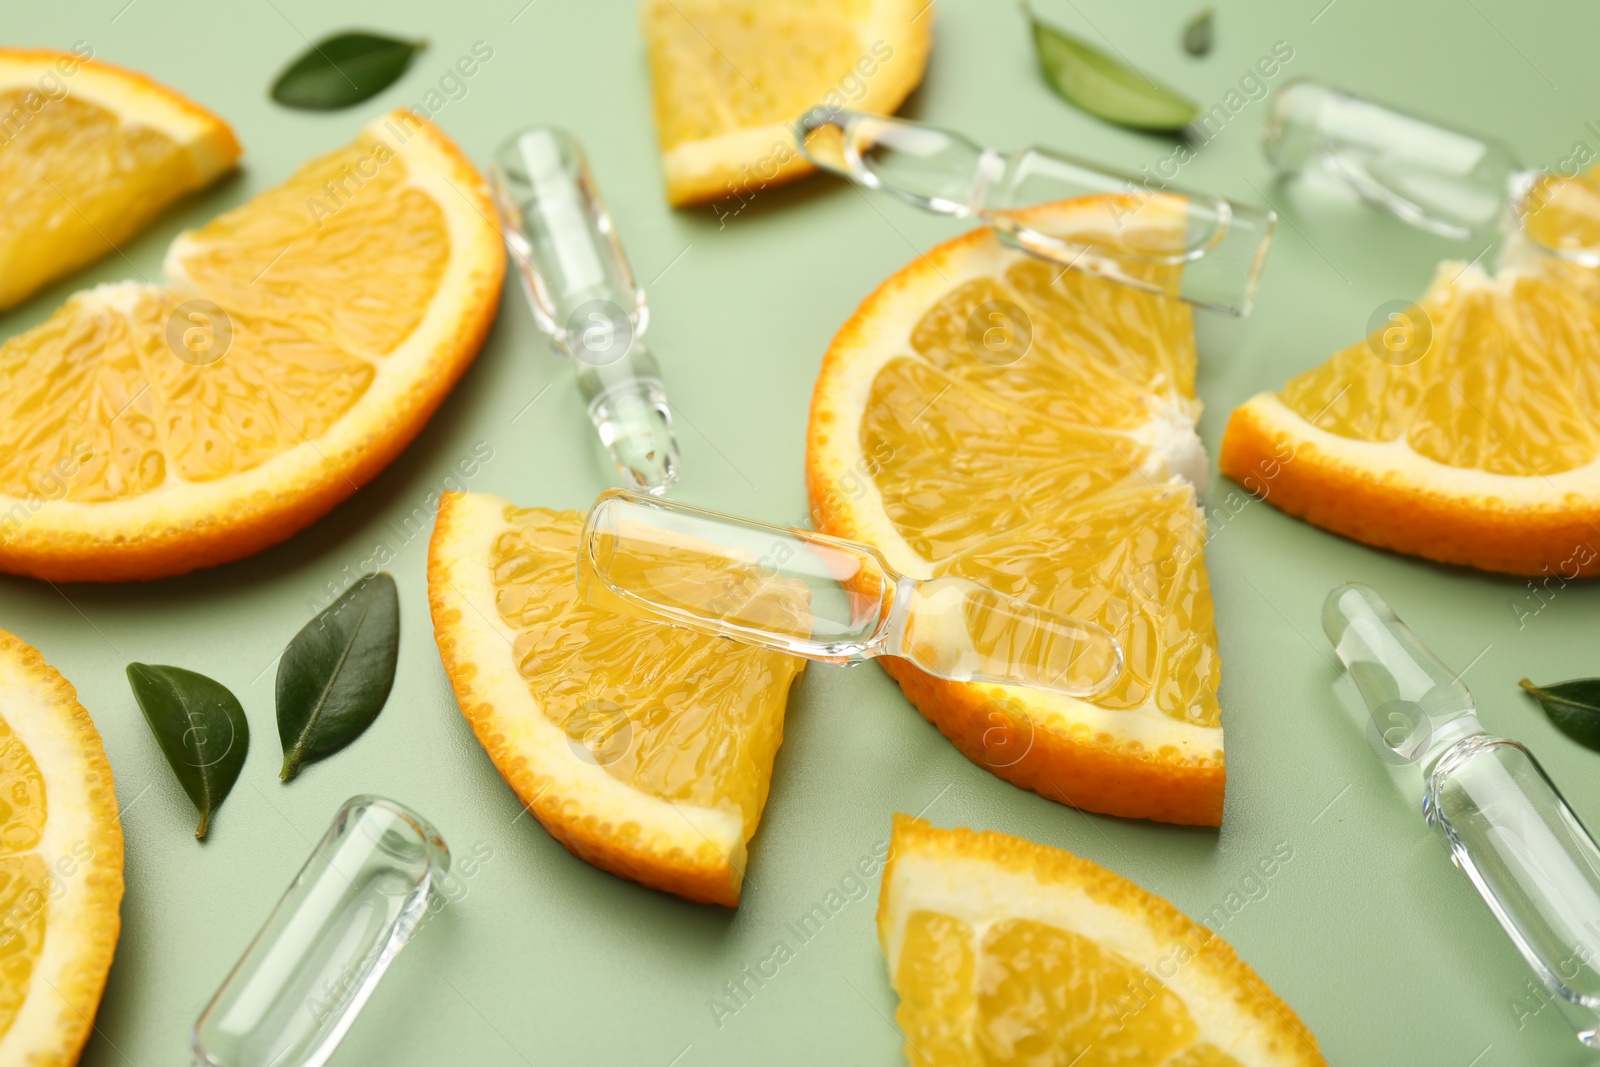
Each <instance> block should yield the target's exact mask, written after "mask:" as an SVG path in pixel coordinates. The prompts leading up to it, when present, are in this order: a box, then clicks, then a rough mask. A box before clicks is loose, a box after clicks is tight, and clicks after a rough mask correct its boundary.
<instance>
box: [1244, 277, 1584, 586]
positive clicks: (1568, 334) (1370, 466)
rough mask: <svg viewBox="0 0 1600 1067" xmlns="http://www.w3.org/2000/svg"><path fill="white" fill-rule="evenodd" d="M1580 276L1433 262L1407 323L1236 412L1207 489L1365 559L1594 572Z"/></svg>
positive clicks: (1404, 315) (1567, 575)
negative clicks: (1232, 491)
mask: <svg viewBox="0 0 1600 1067" xmlns="http://www.w3.org/2000/svg"><path fill="white" fill-rule="evenodd" d="M1586 273H1590V272H1586V271H1583V270H1581V269H1579V268H1573V267H1568V266H1566V265H1563V264H1559V263H1557V262H1555V261H1554V260H1550V259H1544V260H1543V262H1541V261H1540V260H1539V259H1538V258H1533V259H1529V260H1528V261H1527V262H1526V264H1525V266H1523V267H1520V268H1512V269H1502V270H1501V271H1500V272H1499V273H1498V274H1497V275H1495V276H1493V277H1491V276H1489V275H1486V274H1485V273H1484V272H1483V271H1481V270H1480V269H1478V268H1477V267H1473V266H1466V265H1463V264H1460V263H1448V262H1447V263H1443V264H1441V265H1440V267H1439V271H1438V274H1437V275H1436V276H1435V278H1434V281H1433V283H1432V284H1431V285H1430V286H1429V287H1428V291H1427V293H1426V294H1425V295H1424V296H1423V297H1422V299H1421V300H1419V301H1418V302H1417V304H1416V305H1415V306H1414V307H1412V308H1410V309H1401V310H1398V311H1396V313H1395V317H1393V318H1392V320H1391V321H1389V322H1387V323H1385V324H1383V325H1381V326H1380V327H1379V329H1378V330H1377V331H1376V332H1374V333H1373V334H1372V336H1370V337H1368V338H1367V339H1366V340H1364V341H1361V342H1358V343H1356V344H1354V345H1351V346H1350V347H1348V348H1346V349H1343V350H1342V351H1339V352H1337V353H1335V354H1334V355H1333V356H1332V358H1330V359H1329V360H1328V362H1326V363H1324V364H1323V365H1322V366H1320V367H1317V368H1315V369H1313V370H1310V371H1307V372H1305V373H1304V374H1301V375H1299V376H1298V377H1296V378H1293V379H1291V380H1290V381H1289V383H1288V384H1287V385H1286V386H1284V388H1283V389H1282V390H1280V391H1279V392H1277V393H1262V394H1259V395H1258V396H1255V397H1252V398H1251V399H1250V400H1249V401H1247V402H1246V403H1245V404H1243V405H1242V406H1241V407H1240V408H1239V409H1238V410H1236V411H1235V412H1234V413H1233V415H1232V417H1231V418H1230V419H1229V420H1228V427H1227V431H1226V432H1225V433H1224V435H1223V440H1222V454H1221V457H1220V458H1221V467H1222V471H1223V473H1224V474H1227V475H1228V476H1229V477H1231V478H1234V479H1236V480H1237V481H1239V482H1241V483H1242V484H1243V485H1244V486H1245V487H1246V488H1247V489H1249V490H1250V491H1252V492H1254V493H1256V494H1257V495H1259V496H1261V497H1263V498H1264V499H1266V500H1267V502H1269V503H1271V504H1274V505H1276V506H1277V507H1279V508H1281V509H1283V510H1284V511H1286V512H1288V513H1289V514H1291V515H1297V516H1299V517H1301V518H1303V519H1305V520H1306V521H1308V522H1310V523H1313V524H1314V525H1317V526H1321V527H1323V528H1324V529H1327V530H1331V531H1333V532H1334V533H1339V534H1343V535H1344V536H1346V537H1350V538H1352V539H1354V540H1357V541H1362V542H1365V543H1366V544H1370V545H1375V546H1378V547H1381V548H1389V549H1394V550H1395V551H1398V552H1404V553H1408V554H1411V555H1417V556H1423V557H1426V558H1428V559H1433V560H1439V561H1441V562H1445V563H1460V564H1466V565H1468V566H1473V567H1479V568H1482V569H1484V570H1491V571H1504V572H1508V573H1511V574H1526V575H1544V574H1548V575H1559V576H1560V577H1561V578H1563V579H1571V578H1574V577H1577V576H1579V575H1583V574H1593V573H1597V572H1600V309H1597V306H1596V304H1595V302H1594V300H1593V299H1592V296H1593V294H1591V293H1589V292H1587V291H1586V288H1585V287H1586V285H1591V284H1592V282H1587V281H1586V280H1585V279H1584V278H1583V277H1581V276H1582V275H1583V274H1586Z"/></svg>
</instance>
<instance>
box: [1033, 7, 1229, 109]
mask: <svg viewBox="0 0 1600 1067" xmlns="http://www.w3.org/2000/svg"><path fill="white" fill-rule="evenodd" d="M1029 18H1030V19H1032V21H1033V43H1034V47H1035V48H1036V49H1037V50H1038V53H1039V66H1040V67H1041V68H1042V69H1043V71H1044V75H1045V77H1046V78H1048V79H1049V81H1050V85H1051V86H1052V87H1053V88H1054V89H1055V91H1056V92H1058V93H1060V94H1061V97H1062V99H1064V100H1066V101H1067V103H1069V104H1072V105H1074V106H1075V107H1079V108H1082V109H1083V110H1084V111H1087V112H1088V113H1089V114H1091V115H1094V116H1095V117H1097V118H1102V119H1105V120H1106V121H1107V122H1114V123H1116V124H1117V125H1119V126H1128V127H1131V128H1133V129H1136V130H1154V131H1175V130H1179V129H1182V128H1183V127H1184V126H1186V125H1188V124H1189V122H1190V121H1191V120H1193V119H1194V117H1195V116H1196V115H1198V114H1199V113H1200V107H1199V105H1198V104H1196V103H1195V102H1194V101H1193V100H1190V99H1189V98H1188V97H1186V96H1184V95H1183V94H1182V93H1179V92H1177V91H1176V90H1174V89H1169V88H1168V87H1166V86H1165V85H1159V84H1157V83H1156V82H1154V81H1151V80H1150V79H1149V78H1147V77H1145V76H1144V75H1143V74H1141V73H1140V72H1139V71H1137V70H1135V69H1133V68H1132V67H1130V66H1128V65H1127V64H1125V63H1122V62H1119V61H1118V60H1116V59H1113V58H1112V57H1110V56H1108V55H1106V54H1105V53H1104V52H1102V51H1100V50H1099V49H1098V48H1095V47H1094V46H1093V45H1091V44H1089V43H1088V42H1087V41H1084V40H1081V39H1079V38H1077V37H1074V36H1073V35H1072V34H1070V33H1067V32H1065V31H1063V30H1058V29H1056V28H1055V27H1053V26H1047V25H1046V24H1045V23H1043V22H1041V21H1039V20H1038V19H1037V18H1033V16H1032V13H1031V12H1030V13H1029Z"/></svg>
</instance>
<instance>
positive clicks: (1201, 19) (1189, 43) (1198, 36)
mask: <svg viewBox="0 0 1600 1067" xmlns="http://www.w3.org/2000/svg"><path fill="white" fill-rule="evenodd" d="M1214 17H1215V15H1214V13H1213V12H1212V10H1211V9H1210V8H1209V7H1208V8H1206V9H1205V10H1204V11H1201V12H1200V14H1198V15H1196V16H1195V17H1194V18H1192V19H1190V20H1189V25H1187V26H1185V27H1184V28H1183V50H1184V51H1185V52H1188V53H1189V54H1190V55H1191V56H1206V55H1210V54H1211V41H1212V37H1211V32H1212V31H1211V23H1212V19H1213V18H1214Z"/></svg>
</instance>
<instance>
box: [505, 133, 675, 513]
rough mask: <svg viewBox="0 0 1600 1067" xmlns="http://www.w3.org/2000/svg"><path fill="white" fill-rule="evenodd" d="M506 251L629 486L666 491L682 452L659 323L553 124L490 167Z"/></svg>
mask: <svg viewBox="0 0 1600 1067" xmlns="http://www.w3.org/2000/svg"><path fill="white" fill-rule="evenodd" d="M489 178H490V184H491V185H492V186H493V189H494V195H495V202H496V204H497V205H498V207H499V211H500V216H501V223H502V226H503V228H504V230H505V235H506V245H507V247H508V248H509V249H510V251H511V257H512V261H513V263H514V265H515V266H516V269H517V273H518V275H519V276H520V277H521V279H522V285H523V291H524V293H526V295H527V297H528V303H529V305H530V306H531V307H532V308H533V315H534V320H535V321H536V322H537V323H538V324H539V328H540V329H542V330H543V331H544V332H545V333H546V334H548V335H549V336H550V339H551V341H552V342H553V343H554V344H555V346H556V347H557V348H559V349H560V350H561V351H562V352H565V353H566V354H567V355H569V356H571V357H573V362H574V365H575V366H576V368H577V375H578V385H579V388H581V389H582V391H583V395H584V399H586V400H587V401H588V402H589V418H590V420H591V421H592V422H593V423H594V426H595V429H596V431H597V432H598V433H599V435H600V440H601V443H602V444H604V445H605V447H606V450H607V451H608V452H609V453H610V455H611V459H612V461H613V462H614V463H615V464H616V467H617V471H618V473H620V474H621V475H622V476H623V478H624V479H626V480H627V482H628V484H629V485H632V486H634V487H636V488H639V489H642V490H644V491H646V492H650V493H663V492H665V491H666V490H667V488H668V487H669V486H670V485H672V483H673V482H675V481H676V480H677V477H678V465H679V460H678V446H677V441H676V438H675V437H674V435H673V431H672V415H671V411H670V409H669V408H668V406H667V395H666V390H665V388H664V387H663V386H662V384H661V368H660V366H659V364H657V362H656V358H655V356H654V355H653V354H652V353H651V352H650V350H649V349H648V348H647V347H645V344H644V341H643V339H642V337H643V334H644V331H645V328H646V326H648V325H649V320H650V314H649V306H648V305H647V304H646V303H645V296H644V291H643V290H642V289H640V288H639V285H638V283H637V282H635V281H634V277H633V271H632V269H631V268H630V267H629V266H628V258H627V256H626V255H625V254H624V252H623V250H622V243H621V241H620V239H619V238H618V237H617V232H616V227H615V226H614V225H613V224H612V222H611V215H610V213H608V212H607V211H606V206H605V202H604V201H603V200H602V199H601V198H600V191H599V189H597V188H596V187H595V183H594V177H593V175H591V174H590V173H589V165H588V162H587V161H586V160H585V159H584V155H583V150H582V148H580V147H579V146H578V143H577V141H575V140H574V139H573V138H572V137H571V136H570V135H569V134H566V133H564V132H562V131H561V130H558V129H555V128H553V127H548V126H538V127H533V128H531V129H527V130H523V131H522V132H521V133H518V134H517V135H515V136H514V137H512V138H511V139H510V140H509V141H507V142H506V143H505V144H504V145H502V146H501V148H500V150H499V151H498V152H497V153H496V154H495V159H494V165H493V167H492V168H491V169H490V174H489Z"/></svg>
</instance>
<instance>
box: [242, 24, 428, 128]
mask: <svg viewBox="0 0 1600 1067" xmlns="http://www.w3.org/2000/svg"><path fill="white" fill-rule="evenodd" d="M426 45H427V42H426V41H401V40H397V39H396V38H393V37H384V36H381V35H379V34H376V33H336V34H334V35H333V36H331V37H324V38H323V39H322V40H320V41H318V42H317V43H316V44H314V45H312V46H311V47H310V48H309V49H307V50H306V51H305V52H303V53H302V54H301V55H300V57H299V58H298V59H296V60H295V61H294V62H293V63H290V64H289V65H288V66H287V67H285V68H284V70H283V73H282V74H279V75H278V80H277V81H275V82H273V83H272V99H274V100H276V101H277V102H278V103H280V104H282V105H283V106H284V107H293V108H299V109H301V110H303V111H336V110H338V109H339V108H342V107H350V106H351V105H353V104H359V103H361V101H363V100H366V99H368V98H369V97H372V96H376V95H377V94H378V93H380V92H382V91H383V90H384V89H387V88H388V87H389V86H390V85H393V84H394V82H395V79H397V78H399V77H400V75H402V74H404V73H405V72H406V68H407V67H409V66H410V65H411V59H412V57H413V56H415V55H416V54H417V53H418V52H420V51H422V49H423V48H424V47H425V46H426Z"/></svg>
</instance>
